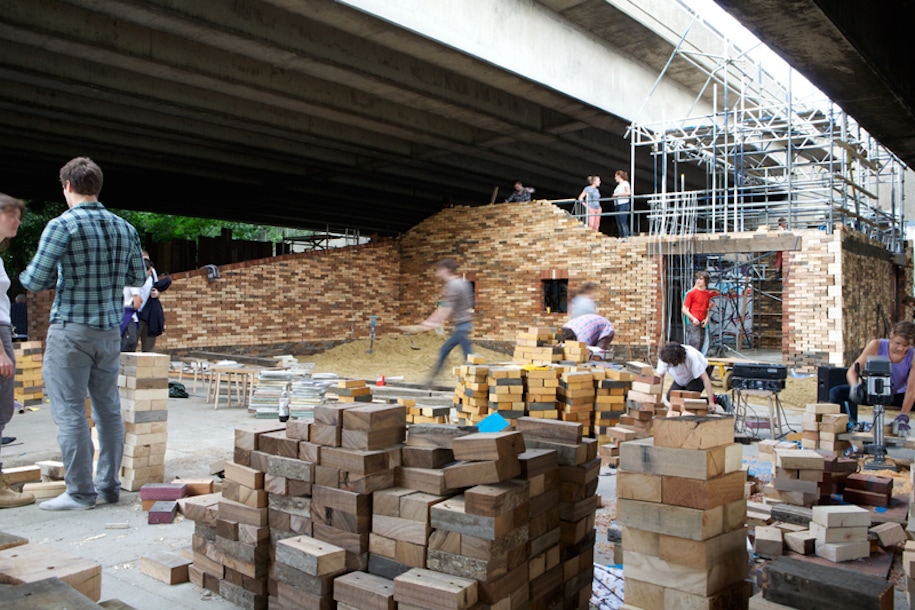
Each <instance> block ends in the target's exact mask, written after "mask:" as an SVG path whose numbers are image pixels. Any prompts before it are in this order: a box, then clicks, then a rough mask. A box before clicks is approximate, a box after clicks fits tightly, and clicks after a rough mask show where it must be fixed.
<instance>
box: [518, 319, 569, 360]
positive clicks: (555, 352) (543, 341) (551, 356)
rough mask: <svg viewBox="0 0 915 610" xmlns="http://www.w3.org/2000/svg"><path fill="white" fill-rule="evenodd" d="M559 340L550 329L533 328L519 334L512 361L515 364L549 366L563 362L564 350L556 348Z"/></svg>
mask: <svg viewBox="0 0 915 610" xmlns="http://www.w3.org/2000/svg"><path fill="white" fill-rule="evenodd" d="M558 340H559V339H558V338H557V336H556V333H555V332H553V331H552V330H550V329H549V328H540V327H536V326H532V327H530V328H528V329H527V332H523V333H518V340H517V343H516V344H515V351H514V354H513V356H512V361H513V362H514V363H515V364H533V365H536V366H548V365H550V364H553V363H555V362H560V361H561V360H562V348H561V347H556V343H557V341H558Z"/></svg>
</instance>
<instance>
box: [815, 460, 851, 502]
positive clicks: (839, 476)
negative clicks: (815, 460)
mask: <svg viewBox="0 0 915 610" xmlns="http://www.w3.org/2000/svg"><path fill="white" fill-rule="evenodd" d="M820 453H822V451H821V452H820ZM856 472H858V460H857V459H855V458H843V457H836V456H833V457H829V456H827V457H824V458H823V480H822V481H821V482H820V497H821V498H828V497H829V496H832V495H834V494H841V493H842V492H844V491H845V482H846V481H847V480H848V477H850V476H851V475H853V474H855V473H856Z"/></svg>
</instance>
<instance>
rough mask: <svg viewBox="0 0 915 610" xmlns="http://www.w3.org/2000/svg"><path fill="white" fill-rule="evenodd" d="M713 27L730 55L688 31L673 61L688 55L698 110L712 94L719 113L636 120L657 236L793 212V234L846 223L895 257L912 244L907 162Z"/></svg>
mask: <svg viewBox="0 0 915 610" xmlns="http://www.w3.org/2000/svg"><path fill="white" fill-rule="evenodd" d="M684 9H685V10H689V9H687V8H686V7H684ZM703 24H704V22H703ZM705 25H706V27H707V29H708V30H709V32H711V33H712V34H714V35H717V36H718V37H719V38H720V40H721V46H722V48H723V49H724V51H723V53H722V54H721V55H718V56H716V55H711V54H709V53H705V52H698V51H695V50H693V47H691V46H690V45H688V44H682V43H683V41H684V40H685V39H686V37H687V35H688V34H689V29H690V28H688V29H687V31H686V32H684V34H683V39H681V44H678V45H676V47H675V49H674V51H673V55H672V56H671V60H673V59H674V57H676V58H678V59H682V60H684V61H686V62H688V63H689V64H691V65H693V66H695V67H696V68H697V69H699V70H700V71H701V72H702V73H704V74H705V75H706V82H705V85H704V86H703V87H702V88H701V91H700V93H699V96H698V97H697V98H696V102H695V103H694V104H693V108H697V107H700V106H701V105H707V104H708V101H709V100H708V94H709V92H710V93H711V108H712V112H711V114H705V115H696V116H690V117H684V118H678V119H672V120H667V121H665V122H660V123H633V124H632V125H631V127H630V130H629V137H630V140H631V146H632V166H631V171H630V175H632V176H635V175H636V172H637V171H639V172H640V173H639V174H638V175H639V176H640V177H642V178H644V176H645V175H646V174H647V173H648V172H646V168H644V167H641V168H637V167H636V166H635V159H636V158H637V156H638V157H639V158H643V157H642V155H641V154H639V153H640V152H641V151H642V150H644V149H647V150H648V152H649V155H650V158H651V159H652V167H651V169H650V173H651V175H652V192H651V193H650V194H649V195H647V196H646V197H641V198H638V199H641V200H642V201H643V202H644V201H646V200H647V207H648V210H647V214H648V218H649V221H648V226H647V228H648V229H649V230H650V232H651V233H652V234H653V235H665V236H666V235H681V236H685V235H690V234H693V233H697V232H701V233H718V232H721V233H729V232H738V231H754V230H756V228H757V227H759V226H760V225H771V226H773V227H774V226H775V224H776V222H777V219H778V218H781V217H784V218H786V219H787V228H789V229H807V228H818V229H822V230H825V231H827V232H831V231H832V230H833V228H834V227H835V225H836V224H842V225H845V226H848V227H850V228H852V229H854V230H857V231H861V232H863V233H866V234H868V235H869V236H871V237H873V238H874V239H877V240H879V241H880V242H881V243H883V244H884V246H885V247H886V248H887V249H888V250H889V251H891V252H900V251H902V248H903V242H904V230H903V226H904V219H903V214H902V210H903V209H904V205H903V203H904V202H903V191H904V184H903V180H904V174H905V172H904V166H903V164H902V163H901V162H900V160H899V159H898V158H897V157H896V156H895V155H894V154H893V153H891V152H890V151H889V150H888V149H886V148H885V147H883V146H882V145H880V144H879V143H878V142H877V141H876V140H875V139H874V138H873V137H871V136H870V135H869V134H868V133H867V132H866V131H865V130H864V129H862V128H861V126H860V125H858V124H857V122H855V121H854V119H852V118H851V117H849V116H848V115H847V114H845V113H844V112H843V111H842V110H841V109H840V108H838V107H837V106H836V105H835V104H833V103H832V102H831V101H829V100H827V99H825V98H822V99H820V100H816V101H814V100H809V101H804V102H800V101H798V100H797V99H795V97H794V96H793V95H792V80H793V78H792V77H791V76H789V78H788V79H787V82H784V83H782V82H779V81H777V80H776V79H775V78H773V77H772V76H771V75H770V74H768V73H767V72H766V71H765V70H764V69H763V68H762V67H761V66H759V65H758V64H757V63H755V62H754V61H753V60H752V59H751V58H750V57H749V55H748V54H747V53H746V52H741V51H740V50H739V49H737V48H736V47H734V45H733V44H731V43H730V42H729V41H727V40H726V39H725V38H724V37H723V36H721V35H720V34H718V33H717V32H716V31H715V30H714V29H712V28H711V27H710V26H707V24H705ZM694 26H695V24H692V25H691V28H692V27H694ZM671 63H672V62H671V61H668V64H667V65H668V66H670V65H671ZM665 70H666V67H665ZM663 76H664V73H663V72H662V74H661V75H660V76H659V80H660V79H661V78H663ZM687 166H693V167H698V168H700V169H701V170H704V173H705V178H706V186H705V188H703V189H699V190H690V191H687V190H686V189H685V180H684V177H683V176H684V172H685V171H687ZM642 184H644V180H643V181H642ZM642 207H644V205H643V206H642Z"/></svg>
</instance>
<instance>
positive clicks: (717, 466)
mask: <svg viewBox="0 0 915 610" xmlns="http://www.w3.org/2000/svg"><path fill="white" fill-rule="evenodd" d="M733 440H734V420H733V418H730V417H713V416H711V417H696V416H680V417H671V418H659V419H658V420H657V421H656V422H655V437H654V438H653V439H650V438H649V439H638V440H634V441H628V442H625V443H623V445H622V450H621V456H620V472H619V479H618V481H617V497H618V501H617V521H618V522H619V523H620V525H621V526H622V527H623V536H622V538H623V573H624V576H625V579H626V586H625V592H626V604H627V605H628V606H629V607H632V608H640V609H643V610H672V609H674V608H728V609H735V610H736V609H740V608H744V609H745V608H746V607H747V599H748V598H749V596H750V593H751V591H750V585H749V584H748V583H747V582H745V580H744V579H746V577H747V573H748V564H747V561H748V555H747V548H746V547H747V531H746V525H745V524H746V515H747V504H746V499H745V498H744V483H745V481H746V473H745V472H744V471H743V470H742V469H741V462H742V448H741V446H740V445H737V444H735V443H734V442H733Z"/></svg>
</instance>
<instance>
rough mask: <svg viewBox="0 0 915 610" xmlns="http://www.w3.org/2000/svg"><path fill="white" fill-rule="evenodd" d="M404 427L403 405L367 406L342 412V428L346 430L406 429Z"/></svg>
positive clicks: (405, 423)
mask: <svg viewBox="0 0 915 610" xmlns="http://www.w3.org/2000/svg"><path fill="white" fill-rule="evenodd" d="M406 425H407V408H406V407H405V406H403V405H368V406H365V407H355V408H352V409H346V410H345V411H343V428H344V429H347V430H361V431H369V430H371V431H375V430H382V429H385V428H398V427H400V428H404V429H406Z"/></svg>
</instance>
